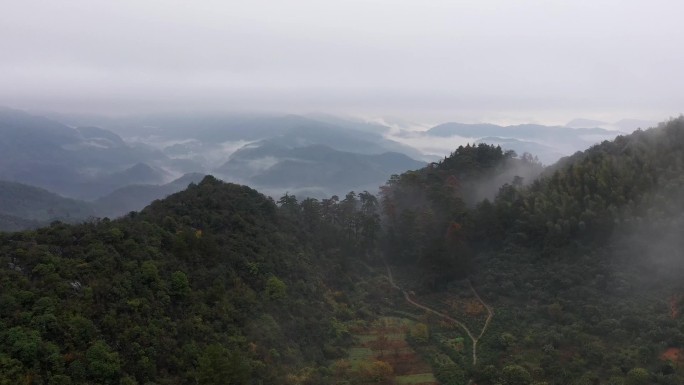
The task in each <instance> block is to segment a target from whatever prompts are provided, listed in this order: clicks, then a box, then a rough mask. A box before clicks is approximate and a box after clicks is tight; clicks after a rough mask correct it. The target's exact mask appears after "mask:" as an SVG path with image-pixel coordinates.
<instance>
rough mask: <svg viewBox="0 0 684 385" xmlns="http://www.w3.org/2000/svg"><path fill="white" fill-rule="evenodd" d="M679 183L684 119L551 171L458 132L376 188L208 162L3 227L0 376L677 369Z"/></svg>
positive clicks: (193, 377) (592, 378) (125, 378)
mask: <svg viewBox="0 0 684 385" xmlns="http://www.w3.org/2000/svg"><path fill="white" fill-rule="evenodd" d="M683 189H684V118H679V119H675V120H672V121H670V122H667V123H663V124H661V125H660V126H659V127H656V128H653V129H650V130H645V131H636V132H634V133H633V134H631V135H625V136H620V137H618V138H616V139H615V140H614V141H606V142H603V143H601V144H598V145H596V146H593V147H591V148H589V149H587V150H586V151H584V152H580V153H577V154H575V155H573V156H571V157H568V158H564V159H562V160H561V161H560V162H558V163H556V164H554V165H552V166H550V167H546V168H544V167H542V165H541V164H540V163H539V162H538V161H537V160H536V159H535V158H534V157H533V156H531V155H528V154H524V155H522V156H520V157H518V156H516V154H514V153H512V152H509V151H504V150H503V149H501V148H500V147H497V146H494V145H487V144H482V143H481V144H477V145H474V146H471V145H468V146H461V147H459V148H458V149H456V150H455V151H454V152H453V153H452V154H450V155H449V156H447V157H445V158H444V159H442V160H441V161H439V162H434V163H431V164H429V165H428V166H426V167H424V168H421V169H418V170H415V171H408V172H405V173H403V174H399V175H394V176H392V177H391V178H390V179H389V181H388V182H387V184H386V185H385V186H384V187H383V188H382V189H381V193H380V195H379V197H375V196H374V195H373V194H370V193H368V192H365V191H364V192H361V193H358V194H357V193H353V192H350V193H348V194H346V195H345V196H344V197H338V196H332V197H330V198H326V199H321V200H317V199H313V198H307V199H302V200H299V199H298V198H297V197H296V196H294V195H290V194H285V195H284V196H282V197H281V198H280V199H278V201H274V200H272V199H270V198H267V197H265V196H264V195H262V194H260V193H258V192H257V191H255V190H253V189H251V188H249V187H245V186H239V185H235V184H227V183H223V182H221V181H219V180H217V179H215V178H213V177H205V178H204V179H203V180H202V181H201V182H200V183H198V184H191V185H190V186H189V187H188V188H187V189H186V190H185V191H183V192H180V193H177V194H174V195H171V196H170V197H168V198H166V199H164V200H159V201H155V202H154V203H152V204H151V205H150V206H148V207H147V208H145V209H144V210H142V211H141V212H139V213H135V212H133V213H130V214H129V215H127V216H126V217H124V218H121V219H117V220H106V219H105V220H91V221H89V222H86V223H82V224H77V225H67V224H63V223H59V222H55V223H53V224H52V225H51V226H49V227H43V228H39V229H36V230H32V231H26V232H19V233H0V280H1V281H2V285H3V286H2V287H3V291H2V293H0V373H2V375H0V378H2V380H3V381H5V383H22V382H23V383H30V384H87V383H103V384H146V383H158V384H185V383H192V384H226V383H228V384H232V383H235V384H243V383H244V384H272V383H284V384H323V383H325V384H371V383H385V384H391V383H413V384H418V383H423V384H436V383H441V384H467V383H477V384H483V385H487V384H490V385H495V384H502V385H516V384H521V385H527V384H559V385H560V384H564V385H565V384H568V385H584V384H611V385H618V384H624V385H638V384H643V385H647V384H681V383H682V382H683V381H684V369H683V366H682V365H683V364H684V361H682V357H683V355H682V352H683V350H682V349H684V318H682V316H681V307H682V306H683V305H684V303H683V301H682V299H683V298H684V285H682V283H681V277H682V273H684V255H682V250H684V248H683V246H684V245H683V244H682V239H681V234H682V230H684V228H682V226H684V220H683V217H682V213H683V212H684V210H683V209H684V200H682V196H684V194H682V193H683V192H684V191H683ZM3 376H4V377H3Z"/></svg>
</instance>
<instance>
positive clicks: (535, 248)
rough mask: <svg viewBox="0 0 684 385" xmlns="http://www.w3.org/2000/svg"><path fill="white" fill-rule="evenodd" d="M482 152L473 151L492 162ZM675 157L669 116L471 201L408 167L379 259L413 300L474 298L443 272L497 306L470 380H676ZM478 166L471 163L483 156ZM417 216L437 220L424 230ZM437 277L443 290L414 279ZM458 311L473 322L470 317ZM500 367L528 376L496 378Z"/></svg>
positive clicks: (676, 124) (676, 142) (678, 124)
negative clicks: (384, 250) (405, 194)
mask: <svg viewBox="0 0 684 385" xmlns="http://www.w3.org/2000/svg"><path fill="white" fill-rule="evenodd" d="M466 150H467V149H465V148H464V149H459V150H458V151H457V152H456V153H454V154H452V156H451V157H450V158H447V159H445V161H444V162H442V163H441V164H440V166H442V167H447V165H448V164H449V162H456V161H457V160H459V159H462V158H463V157H464V154H465V153H466V152H467V151H466ZM491 150H492V148H491V147H489V150H487V147H481V149H480V151H481V153H489V154H490V155H495V156H493V157H492V158H493V159H496V158H497V157H499V156H500V154H499V152H498V151H491ZM469 151H475V150H472V148H471V149H470V150H469ZM481 159H482V158H481ZM485 159H489V157H487V158H485ZM683 159H684V119H682V118H679V119H675V120H672V121H670V122H667V123H664V124H661V125H660V126H659V127H657V128H655V129H651V130H647V131H636V132H635V133H633V134H632V135H628V136H621V137H618V138H617V139H616V140H615V141H612V142H604V143H602V144H599V145H596V146H594V147H592V148H590V149H588V150H587V151H585V152H582V153H578V154H576V155H574V156H572V157H569V158H566V159H563V160H562V161H561V162H559V163H558V164H556V165H554V166H552V167H550V168H548V169H546V170H545V171H544V173H543V174H542V176H541V177H540V178H538V179H536V180H534V182H532V183H531V184H530V185H528V186H525V185H524V184H523V183H521V182H522V181H521V180H520V179H517V178H516V179H515V180H512V181H511V182H510V183H507V184H505V185H504V186H503V187H501V188H500V190H499V192H498V194H497V196H496V198H495V199H493V200H484V201H482V202H480V203H478V204H477V205H476V207H475V208H473V209H469V208H467V207H465V206H466V205H465V204H464V202H462V199H461V200H459V199H458V198H459V197H460V198H462V197H464V196H465V193H464V192H463V193H459V192H458V189H459V188H460V189H462V183H459V184H457V183H455V182H452V185H453V186H458V188H456V187H454V188H451V189H450V190H447V189H446V187H445V186H446V185H445V184H444V182H443V181H442V180H443V178H441V179H440V178H434V177H433V180H432V181H427V180H426V178H423V179H422V181H421V183H416V182H415V181H417V180H421V179H420V178H417V177H418V176H419V175H421V174H422V175H430V172H431V169H430V168H428V169H425V170H421V171H420V172H419V173H407V174H404V175H402V176H400V177H398V178H394V179H393V180H392V181H390V183H389V184H388V186H387V188H386V190H385V191H386V193H385V198H384V203H385V211H386V215H387V216H388V217H389V221H388V223H389V224H390V227H389V230H390V233H389V234H388V235H389V236H390V237H392V236H393V235H392V234H393V233H392V231H393V232H394V233H395V234H399V236H394V238H390V240H391V241H390V242H389V243H388V247H387V258H388V260H389V261H391V263H392V264H394V266H395V270H398V274H400V276H402V277H403V278H404V280H403V283H402V284H403V286H405V287H409V288H412V289H413V290H414V291H415V292H416V293H417V294H416V295H415V296H413V297H412V298H413V300H415V301H421V300H422V301H423V303H430V301H432V302H431V303H433V304H439V308H440V309H446V310H444V311H452V313H449V314H459V313H458V310H457V309H456V308H454V307H453V306H447V305H446V304H452V305H453V304H458V303H459V301H461V302H462V301H464V296H465V299H466V300H467V298H468V296H470V294H469V293H468V292H467V291H468V290H465V291H464V289H463V284H459V283H458V281H453V280H451V279H450V278H453V277H456V278H466V277H467V278H469V282H471V283H472V284H473V285H474V286H475V287H477V288H478V291H479V294H480V295H481V296H482V297H484V298H486V300H487V301H488V303H489V304H490V305H493V308H494V309H495V316H494V319H493V322H492V323H491V326H490V328H489V330H488V331H487V333H486V334H485V335H484V336H483V337H482V340H481V341H479V342H480V344H479V347H478V348H479V353H480V355H479V360H478V364H477V366H471V369H470V376H472V377H471V378H473V379H474V380H475V381H476V382H477V383H478V384H497V383H500V382H502V381H503V383H525V384H528V383H531V382H532V381H533V380H534V381H538V382H540V381H541V382H545V383H550V384H595V383H607V384H651V383H658V384H679V383H682V381H684V378H683V377H682V372H681V365H682V364H683V361H682V350H681V349H682V348H684V321H683V320H682V317H681V316H680V312H681V311H680V308H681V306H682V305H684V303H683V301H682V299H683V298H684V285H683V284H682V280H681V277H682V276H683V275H682V273H684V255H683V254H682V250H684V244H683V241H682V238H681V234H682V233H683V232H684V227H682V226H683V225H684V222H683V221H682V213H683V212H684V205H683V203H684V201H682V197H683V196H684V194H683V193H684V184H683V182H684V163H683V162H682V160H683ZM478 164H479V166H478V167H475V168H474V169H475V170H477V169H481V168H482V166H483V165H486V164H487V163H486V162H482V161H480V162H479V163H478ZM433 168H434V167H433ZM436 169H439V167H437V168H436ZM471 169H473V168H471ZM457 170H463V169H462V168H461V167H457V168H455V169H454V170H452V171H451V174H452V175H453V176H455V177H458V176H459V175H458V171H457ZM457 180H459V181H460V180H462V178H459V179H457ZM412 186H418V187H412ZM409 188H413V189H414V190H415V189H417V191H418V192H419V194H418V195H416V194H417V193H416V192H415V191H413V192H412V195H410V196H411V197H412V198H411V199H407V200H406V201H404V202H402V201H401V199H400V198H398V192H403V191H407V190H408V189H409ZM409 191H410V190H409ZM439 191H448V192H450V193H453V194H455V195H457V197H456V198H449V199H444V198H443V197H444V194H443V193H442V194H441V195H440V194H438V193H437V192H439ZM421 194H422V195H421ZM415 196H424V197H427V199H419V200H417V201H416V199H414V197H415ZM397 202H398V203H397ZM416 202H427V203H421V204H416ZM449 205H450V206H449ZM434 208H438V209H434ZM388 209H389V210H388ZM435 213H436V214H435ZM440 216H441V217H442V218H445V219H444V220H441V221H439V220H435V219H433V218H439V217H440ZM395 218H397V219H395ZM414 218H416V219H414ZM406 223H409V224H412V226H413V227H411V226H407V225H406ZM426 224H427V225H432V226H435V227H432V228H431V230H429V231H425V229H426ZM428 228H429V227H428ZM421 230H422V231H421ZM440 245H443V246H441V250H440V249H439V247H440ZM407 246H410V247H407ZM407 251H409V252H410V253H407ZM440 256H441V259H439V258H438V257H440ZM426 261H428V263H427V264H426ZM421 267H422V268H421ZM416 272H419V274H416ZM401 273H403V275H401ZM434 276H437V277H442V278H443V279H442V282H441V283H442V285H441V286H440V285H435V282H434V279H432V280H430V279H428V280H426V279H424V278H423V279H419V278H417V277H434ZM445 276H446V277H445ZM436 296H440V297H436ZM435 298H441V299H440V302H434V301H435ZM455 309H456V310H455ZM454 311H455V312H456V313H453V312H454ZM476 313H477V312H476ZM460 316H461V319H464V320H466V321H468V320H469V321H470V322H472V323H474V324H478V322H479V325H482V323H481V322H482V319H479V321H478V317H477V316H474V315H473V314H470V315H468V314H466V313H463V312H461V313H460ZM435 333H436V334H438V335H440V334H441V333H445V331H444V328H443V327H441V328H440V327H438V328H436V330H435ZM433 343H436V344H437V345H439V338H436V339H435V340H433ZM464 365H465V366H468V364H467V363H466V364H464ZM506 368H508V370H509V372H508V373H509V374H510V371H517V372H519V373H521V376H522V377H524V378H525V379H524V380H521V381H522V382H510V381H508V382H506V380H503V378H505V377H506V373H505V372H506ZM502 369H503V371H501V370H502ZM466 377H467V376H466ZM511 381H512V380H511ZM454 383H457V382H454Z"/></svg>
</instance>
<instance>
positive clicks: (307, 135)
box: [0, 108, 617, 228]
mask: <svg viewBox="0 0 684 385" xmlns="http://www.w3.org/2000/svg"><path fill="white" fill-rule="evenodd" d="M388 121H390V120H380V121H378V120H375V121H365V120H361V119H356V118H342V117H337V116H332V115H325V114H310V115H306V116H298V115H276V114H234V115H225V114H214V115H212V114H204V115H197V114H195V115H192V114H188V115H180V114H179V115H156V116H155V115H148V116H137V117H123V118H105V117H96V116H67V115H50V117H49V118H48V117H45V116H37V115H33V114H30V113H27V112H24V111H18V110H13V109H9V108H0V180H2V181H8V182H14V184H11V185H10V184H3V185H0V189H4V190H6V191H5V192H3V191H0V197H2V200H1V201H0V214H2V215H3V216H4V217H3V218H4V220H3V222H2V223H6V226H4V227H5V228H23V227H27V226H29V225H31V224H35V223H45V222H46V221H50V220H54V219H60V220H67V221H69V220H72V221H73V220H81V219H84V218H87V217H90V216H99V217H104V216H108V217H116V216H120V215H123V214H126V213H128V212H130V211H136V210H140V209H142V208H143V207H144V206H145V205H147V204H149V203H150V202H151V201H152V200H154V199H159V198H163V197H165V196H166V195H169V194H171V193H174V192H176V191H180V190H182V189H184V188H185V187H187V185H188V184H189V183H193V182H197V181H199V180H200V179H201V177H202V176H203V175H205V174H214V175H217V176H219V177H221V178H222V179H224V180H226V181H233V182H237V183H245V184H248V185H250V186H253V187H256V188H259V189H261V190H263V191H265V192H267V193H268V194H271V195H272V196H274V197H275V198H277V197H279V196H280V195H282V194H284V193H285V192H290V193H292V194H296V195H298V196H300V197H304V196H312V197H318V198H322V197H328V196H332V195H344V194H345V193H346V192H348V191H351V190H355V191H363V190H368V191H376V190H377V188H378V186H380V185H381V184H382V183H383V182H384V181H386V180H387V178H389V177H390V176H391V175H393V174H398V173H402V172H404V171H406V170H411V169H418V168H421V167H423V166H424V165H425V164H427V163H428V162H431V161H435V160H438V159H440V158H441V157H443V156H445V155H447V154H449V153H450V152H451V151H453V150H454V149H455V147H456V145H455V144H454V143H457V142H458V143H462V144H465V143H475V144H477V143H490V144H497V145H500V146H501V147H502V148H503V149H505V150H514V151H516V152H517V153H518V154H523V153H525V152H527V153H531V154H533V155H536V156H538V157H539V159H540V160H541V161H542V162H543V163H545V164H548V163H551V162H553V161H555V160H557V159H559V158H560V157H562V156H566V155H570V154H572V153H574V152H575V151H577V150H580V149H582V148H586V147H588V146H589V145H591V144H594V143H597V142H599V141H601V140H604V139H609V138H611V137H614V136H615V135H616V134H617V132H616V131H610V130H607V129H604V128H571V127H562V126H553V127H550V126H542V125H533V124H527V125H518V126H508V127H504V126H498V125H493V124H462V123H444V124H440V125H437V126H434V127H432V128H430V129H427V130H422V131H420V130H414V131H409V130H408V129H407V127H409V126H410V124H409V123H406V122H402V129H401V130H399V132H398V133H397V129H396V126H394V123H386V122H388ZM394 121H396V119H394V120H391V121H390V122H394ZM388 124H392V125H393V127H390V126H388ZM454 140H455V141H456V142H453V141H454ZM421 141H422V143H425V142H426V141H427V142H428V143H430V144H431V145H435V146H440V145H441V146H443V147H444V150H437V151H434V150H433V151H425V149H424V148H421ZM22 186H23V187H22ZM36 188H38V189H36ZM22 189H24V190H22ZM22 191H23V192H22ZM8 197H13V198H8ZM18 197H20V198H21V199H20V200H19V201H18V200H17V198H18ZM21 207H24V208H25V210H20V208H21ZM27 221H28V222H27Z"/></svg>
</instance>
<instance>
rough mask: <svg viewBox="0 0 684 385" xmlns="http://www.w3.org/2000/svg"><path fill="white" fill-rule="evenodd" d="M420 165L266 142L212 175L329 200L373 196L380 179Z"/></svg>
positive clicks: (398, 157) (400, 158)
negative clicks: (359, 193) (366, 192)
mask: <svg viewBox="0 0 684 385" xmlns="http://www.w3.org/2000/svg"><path fill="white" fill-rule="evenodd" d="M424 165H425V162H421V161H417V160H414V159H412V158H410V157H408V156H406V155H404V154H400V153H396V152H386V153H383V154H376V155H367V154H357V153H352V152H346V151H338V150H335V149H333V148H330V147H328V146H325V145H309V146H304V147H287V146H284V145H282V144H280V143H279V142H273V141H264V142H261V143H257V144H253V145H250V146H245V147H243V148H242V149H240V150H238V151H236V152H235V153H234V154H233V155H232V156H231V158H230V159H229V160H228V161H227V162H226V163H225V164H223V165H222V166H221V167H219V168H218V169H217V170H216V171H217V172H219V173H221V175H226V176H229V175H230V176H234V177H236V178H238V180H240V181H244V182H245V183H247V184H251V185H255V186H260V187H263V188H267V189H273V188H276V187H277V188H283V187H284V188H285V189H287V190H288V191H290V192H292V191H293V190H295V189H296V190H306V191H308V192H309V193H314V192H316V193H315V195H321V196H325V195H327V196H330V195H339V194H344V193H346V192H348V191H350V190H363V189H372V190H375V189H377V188H378V186H380V185H381V184H382V178H385V179H386V178H388V177H389V176H390V175H392V174H396V173H399V172H403V171H406V170H410V169H415V168H420V167H423V166H424ZM283 192H284V191H283Z"/></svg>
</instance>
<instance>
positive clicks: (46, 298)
mask: <svg viewBox="0 0 684 385" xmlns="http://www.w3.org/2000/svg"><path fill="white" fill-rule="evenodd" d="M364 196H365V195H364ZM367 196H368V197H372V196H370V194H368V195H367ZM281 203H282V206H281V208H278V207H277V206H276V204H275V203H274V202H273V201H271V200H269V199H267V198H265V197H264V196H263V195H261V194H259V193H258V192H256V191H254V190H252V189H250V188H248V187H243V186H237V185H230V184H225V183H222V182H219V181H217V180H215V179H214V178H212V177H207V178H205V179H204V180H203V181H202V182H201V183H200V184H199V185H191V187H190V188H188V190H186V191H184V192H182V193H178V194H175V195H173V196H171V197H169V198H168V199H166V200H164V201H157V202H155V203H153V204H152V205H151V206H150V207H148V208H146V209H145V210H143V211H142V212H141V213H139V214H137V215H132V216H129V217H126V218H123V219H120V220H117V221H109V220H103V221H95V222H91V223H84V224H81V225H76V226H72V225H64V224H59V223H56V224H53V225H52V226H50V227H46V228H42V229H39V230H36V231H34V232H24V233H14V234H1V233H0V261H1V263H0V266H2V268H1V269H0V280H1V282H2V287H3V291H2V293H1V294H0V342H1V344H0V373H2V375H0V378H2V379H3V382H2V383H8V384H9V383H12V384H19V383H31V384H48V383H49V384H85V383H89V384H90V383H98V384H119V383H122V384H134V383H141V384H142V383H160V384H172V383H201V384H233V383H234V384H243V383H265V384H273V383H284V382H285V381H286V379H287V376H288V375H294V374H296V373H298V372H299V371H300V370H301V369H303V368H305V367H312V368H318V367H321V366H322V367H324V368H325V367H326V362H327V360H330V359H334V358H336V357H340V356H342V355H343V354H344V350H342V349H343V348H344V346H345V344H347V343H348V342H349V341H348V340H347V339H348V338H349V336H348V333H345V332H344V326H343V325H342V324H341V323H340V322H339V321H337V320H336V318H335V317H340V316H342V317H346V318H349V317H350V314H351V313H349V312H350V309H349V308H348V307H347V306H346V305H344V304H338V303H337V300H336V298H338V299H340V298H342V299H343V298H345V296H344V295H342V296H341V297H340V296H337V297H336V296H333V295H332V294H331V293H333V292H334V289H335V288H336V287H338V286H339V287H342V286H344V285H346V284H348V283H349V282H348V280H349V278H348V277H349V276H348V274H347V273H346V272H345V271H347V269H348V266H347V264H346V262H345V257H348V256H350V255H357V254H364V252H363V249H364V247H366V246H370V244H371V243H365V242H366V241H368V242H370V241H371V240H372V237H373V236H374V233H373V231H376V230H375V229H376V227H377V219H376V218H377V217H376V216H374V215H373V214H370V211H366V212H367V213H369V214H368V215H366V214H365V213H364V212H363V211H357V210H356V206H357V204H356V198H355V196H349V197H348V199H346V200H343V201H342V202H339V203H338V202H336V201H329V202H328V203H327V204H326V206H325V207H319V205H318V204H317V203H316V204H314V201H312V200H311V201H304V202H302V203H301V205H300V204H299V203H298V202H297V201H296V199H295V198H294V197H285V199H284V200H283V202H281ZM371 203H372V202H371ZM371 203H368V202H366V203H365V206H364V207H365V209H367V210H370V207H371V206H369V204H371ZM337 206H339V208H340V210H337ZM359 207H361V206H359ZM333 211H334V212H335V213H337V214H336V218H335V221H334V222H333V221H331V220H329V219H330V218H327V217H326V215H330V214H331V213H332V212H333ZM352 216H353V217H354V220H355V221H356V220H358V221H359V223H360V224H359V226H355V225H354V226H350V227H349V226H348V227H342V225H341V224H342V223H347V222H348V221H350V220H351V217H352ZM326 218H327V219H326ZM300 221H302V222H300ZM361 223H363V225H361ZM363 226H365V227H363ZM371 227H372V228H373V229H374V230H371ZM351 241H353V242H351ZM333 273H334V275H333ZM340 312H341V313H340ZM312 370H313V369H312ZM326 375H328V374H326V372H323V373H321V374H318V371H314V372H312V373H309V374H308V376H310V377H312V378H318V377H320V376H326ZM312 381H314V383H315V382H316V381H317V380H312Z"/></svg>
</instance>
